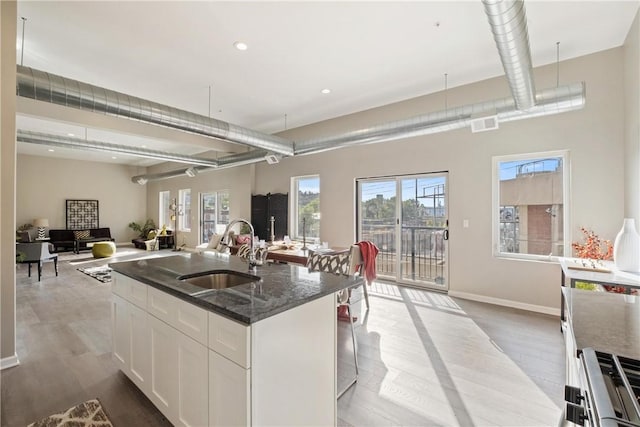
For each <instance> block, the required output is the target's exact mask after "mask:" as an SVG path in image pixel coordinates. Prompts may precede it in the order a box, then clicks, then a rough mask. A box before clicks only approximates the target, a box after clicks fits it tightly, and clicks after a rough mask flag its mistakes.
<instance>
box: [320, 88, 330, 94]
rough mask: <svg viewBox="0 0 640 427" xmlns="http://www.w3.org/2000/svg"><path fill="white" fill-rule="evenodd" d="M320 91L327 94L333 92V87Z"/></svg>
mask: <svg viewBox="0 0 640 427" xmlns="http://www.w3.org/2000/svg"><path fill="white" fill-rule="evenodd" d="M320 92H322V93H324V94H325V95H326V94H328V93H331V89H322V90H321V91H320Z"/></svg>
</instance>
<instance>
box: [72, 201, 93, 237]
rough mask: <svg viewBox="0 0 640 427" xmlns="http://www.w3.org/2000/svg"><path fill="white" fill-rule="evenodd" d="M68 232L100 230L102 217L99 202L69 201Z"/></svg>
mask: <svg viewBox="0 0 640 427" xmlns="http://www.w3.org/2000/svg"><path fill="white" fill-rule="evenodd" d="M66 202H67V210H66V213H67V230H86V229H89V228H98V227H99V226H100V217H99V214H98V212H99V211H98V201H97V200H73V199H67V201H66Z"/></svg>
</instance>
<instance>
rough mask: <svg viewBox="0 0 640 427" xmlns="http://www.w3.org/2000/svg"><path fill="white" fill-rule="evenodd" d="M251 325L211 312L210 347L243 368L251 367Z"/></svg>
mask: <svg viewBox="0 0 640 427" xmlns="http://www.w3.org/2000/svg"><path fill="white" fill-rule="evenodd" d="M250 339H251V333H250V329H249V326H247V325H243V324H241V323H238V322H234V321H233V320H230V319H227V318H226V317H223V316H220V315H218V314H215V313H209V348H210V349H211V350H213V351H215V352H217V353H219V354H221V355H222V356H224V357H226V358H227V359H229V360H231V361H233V362H235V363H237V364H238V365H240V366H242V367H243V368H250V367H251V360H250V355H251V351H250Z"/></svg>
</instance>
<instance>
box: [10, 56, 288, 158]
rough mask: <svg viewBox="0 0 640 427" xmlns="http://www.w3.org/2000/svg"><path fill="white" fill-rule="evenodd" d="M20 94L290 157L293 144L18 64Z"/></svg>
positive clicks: (18, 89) (18, 92)
mask: <svg viewBox="0 0 640 427" xmlns="http://www.w3.org/2000/svg"><path fill="white" fill-rule="evenodd" d="M16 78H17V89H16V92H17V94H18V96H23V97H25V98H31V99H35V100H38V101H45V102H50V103H53V104H58V105H63V106H65V107H71V108H78V109H81V110H86V111H92V112H95V113H104V114H107V115H110V116H116V117H122V118H127V119H132V120H138V121H141V122H146V123H152V124H156V125H161V126H166V127H169V128H173V129H178V130H182V131H186V132H191V133H195V134H199V135H204V136H208V137H212V138H218V139H221V140H224V141H229V142H234V143H238V144H244V145H249V146H251V147H255V148H259V149H264V150H269V151H273V152H275V153H279V154H283V155H286V156H290V155H292V154H293V143H292V142H290V141H287V140H285V139H282V138H279V137H277V136H274V135H267V134H264V133H261V132H257V131H254V130H251V129H247V128H244V127H241V126H236V125H233V124H231V123H227V122H223V121H221V120H216V119H212V118H209V117H206V116H202V115H200V114H195V113H191V112H189V111H185V110H180V109H177V108H173V107H169V106H167V105H162V104H158V103H156V102H152V101H148V100H145V99H142V98H137V97H134V96H130V95H126V94H124V93H120V92H116V91H113V90H109V89H105V88H101V87H98V86H93V85H90V84H88V83H83V82H79V81H77V80H71V79H68V78H65V77H61V76H58V75H55V74H50V73H46V72H44V71H39V70H36V69H33V68H29V67H23V66H21V65H18V72H17V76H16Z"/></svg>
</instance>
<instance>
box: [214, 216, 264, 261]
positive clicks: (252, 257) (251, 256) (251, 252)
mask: <svg viewBox="0 0 640 427" xmlns="http://www.w3.org/2000/svg"><path fill="white" fill-rule="evenodd" d="M240 222H241V223H244V224H247V225H248V226H249V230H250V231H251V240H250V241H249V258H248V261H249V267H255V266H256V265H258V264H257V262H256V253H255V250H254V248H253V240H254V237H255V231H254V230H253V225H251V223H250V222H249V221H247V220H246V219H242V218H238V219H234V220H232V221H231V222H230V223H229V224H228V225H227V228H225V229H224V233H222V238H221V239H220V241H221V242H224V245H226V246H229V244H228V243H227V240H228V239H229V231H230V230H231V227H233V226H234V225H236V224H238V223H240Z"/></svg>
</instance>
